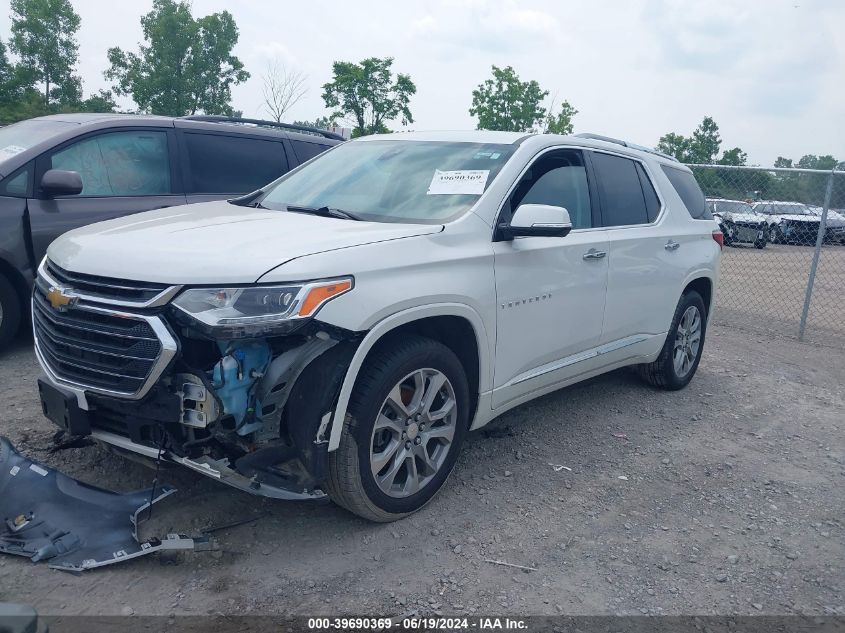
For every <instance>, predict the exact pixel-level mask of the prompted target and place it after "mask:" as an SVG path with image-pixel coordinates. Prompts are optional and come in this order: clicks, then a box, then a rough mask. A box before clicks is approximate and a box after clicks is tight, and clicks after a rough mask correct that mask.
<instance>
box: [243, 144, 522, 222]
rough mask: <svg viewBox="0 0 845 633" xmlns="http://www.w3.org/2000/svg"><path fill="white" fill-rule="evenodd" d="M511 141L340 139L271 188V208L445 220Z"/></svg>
mask: <svg viewBox="0 0 845 633" xmlns="http://www.w3.org/2000/svg"><path fill="white" fill-rule="evenodd" d="M514 149H515V148H514V146H512V145H499V144H489V143H451V142H436V141H402V140H399V141H396V140H391V141H388V140H385V141H359V142H355V141H353V142H350V143H344V144H342V145H338V146H337V147H335V148H334V149H332V150H330V151H328V152H326V153H324V154H321V155H320V156H318V157H317V158H316V159H314V160H313V161H312V162H310V163H308V164H306V165H305V166H304V167H302V168H301V169H299V170H296V171H294V172H292V173H290V174H289V175H287V176H284V177H282V178H281V179H280V180H278V181H276V182H275V183H274V184H273V185H271V186H270V187H268V189H267V194H266V195H265V196H264V198H263V199H260V200H258V201H257V202H258V203H260V204H261V205H262V206H264V207H267V208H268V209H279V210H284V209H286V208H287V207H288V205H290V206H296V207H310V208H314V209H318V208H322V207H326V208H329V209H340V210H342V211H346V212H348V213H351V214H354V215H355V216H357V217H359V218H360V219H363V220H369V221H374V222H410V223H419V224H440V223H442V222H448V221H450V220H452V219H454V218H456V217H458V216H460V215H462V214H463V213H465V212H466V211H467V210H468V209H469V208H470V207H471V206H472V205H473V204H475V203H476V201H477V200H478V197H479V196H480V195H481V194H482V193H483V192H484V190H485V189H486V187H487V185H489V184H490V183H491V182H492V181H493V179H494V178H495V177H496V174H498V173H499V171H500V170H501V168H502V166H503V165H504V164H505V162H507V160H508V158H510V156H511V154H512V153H513V150H514Z"/></svg>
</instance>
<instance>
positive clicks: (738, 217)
mask: <svg viewBox="0 0 845 633" xmlns="http://www.w3.org/2000/svg"><path fill="white" fill-rule="evenodd" d="M713 215H714V216H716V215H719V216H721V217H722V218H724V219H725V220H728V221H730V222H748V223H752V224H762V223H763V222H765V221H766V216H764V215H761V214H759V213H732V212H730V211H720V212H719V213H718V214H717V213H714V214H713Z"/></svg>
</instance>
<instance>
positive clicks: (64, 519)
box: [0, 437, 209, 571]
mask: <svg viewBox="0 0 845 633" xmlns="http://www.w3.org/2000/svg"><path fill="white" fill-rule="evenodd" d="M174 492H176V489H175V488H173V487H170V486H160V487H157V488H155V489H151V490H139V491H137V492H132V493H128V494H117V493H114V492H109V491H107V490H102V489H100V488H95V487H94V486H89V485H87V484H83V483H81V482H79V481H76V480H75V479H71V478H70V477H68V476H67V475H64V474H62V473H60V472H57V471H55V470H53V469H52V468H50V467H48V466H45V465H43V464H39V463H38V462H35V461H32V460H30V459H28V458H26V457H24V456H22V455H21V454H20V453H18V452H17V451H16V450H15V449H14V448H13V447H12V445H11V443H10V442H9V441H8V440H7V439H6V438H4V437H0V520H2V522H3V523H2V525H0V552H3V553H5V554H14V555H18V556H26V557H27V558H29V559H30V560H32V561H33V562H39V561H49V566H50V567H52V568H54V569H61V570H64V571H84V570H86V569H94V568H96V567H103V566H105V565H111V564H114V563H118V562H122V561H126V560H131V559H133V558H137V557H139V556H145V555H147V554H152V553H154V552H158V551H162V550H193V549H202V548H203V547H202V546H205V545H208V543H209V541H208V540H207V539H203V540H201V541H198V540H196V539H192V538H188V537H186V536H182V535H179V534H168V535H167V536H166V537H165V538H163V539H159V538H153V539H150V540H147V541H143V542H141V541H140V540H139V538H138V523H139V519H140V518H141V514H142V513H143V512H144V511H145V510H147V509H148V508H149V507H150V505H151V503H157V502H158V501H161V500H162V499H164V498H166V497H169V496H170V495H171V494H173V493H174ZM92 517H94V518H95V520H92Z"/></svg>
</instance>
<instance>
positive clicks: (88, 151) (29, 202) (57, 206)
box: [0, 114, 343, 349]
mask: <svg viewBox="0 0 845 633" xmlns="http://www.w3.org/2000/svg"><path fill="white" fill-rule="evenodd" d="M342 140H343V139H342V138H341V137H340V136H337V135H335V134H332V133H330V132H327V131H325V130H318V129H316V128H305V127H302V126H295V125H286V124H278V123H270V122H266V121H258V120H253V119H238V118H231V117H211V116H195V117H183V118H174V117H158V116H137V115H127V114H61V115H53V116H46V117H40V118H37V119H30V120H27V121H21V122H20V123H15V124H14V125H9V126H7V127H4V128H2V129H0V349H2V347H3V346H4V345H5V344H7V343H8V342H9V341H10V340H11V338H12V337H13V336H14V334H15V332H16V331H17V330H18V328H19V326H20V323H21V320H22V314H23V313H24V312H25V310H23V309H22V306H24V305H26V304H28V303H29V294H30V289H31V287H32V282H33V279H34V278H35V270H36V269H37V267H38V263H39V262H40V261H41V259H42V258H43V257H44V254H45V252H46V250H47V246H48V245H49V244H50V242H52V241H53V240H54V239H56V238H57V237H58V236H59V235H61V234H62V233H65V232H66V231H69V230H70V229H74V228H77V227H80V226H83V225H86V224H91V223H92V222H99V221H101V220H108V219H111V218H116V217H119V216H123V215H128V214H131V213H137V212H139V211H149V210H151V209H161V208H164V207H171V206H175V205H182V204H186V203H191V202H203V201H208V200H219V199H221V198H228V197H232V196H237V195H241V194H244V193H248V192H250V191H254V190H256V189H258V188H259V187H262V186H263V185H266V184H267V183H269V182H271V181H273V180H275V179H276V178H278V177H279V176H281V175H282V174H284V173H286V172H287V171H289V170H290V169H292V168H294V167H296V166H297V165H299V164H301V163H303V162H305V161H307V160H309V159H311V158H313V157H314V156H316V155H317V154H319V153H320V152H322V151H324V150H325V149H328V148H329V147H331V146H332V145H336V144H337V143H339V142H341V141H342Z"/></svg>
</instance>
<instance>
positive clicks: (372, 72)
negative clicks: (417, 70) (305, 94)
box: [323, 57, 417, 137]
mask: <svg viewBox="0 0 845 633" xmlns="http://www.w3.org/2000/svg"><path fill="white" fill-rule="evenodd" d="M392 66H393V58H392V57H385V58H383V59H380V58H378V57H369V58H367V59H365V60H363V61H362V62H361V63H360V64H355V63H352V62H335V63H334V64H333V65H332V73H333V77H332V81H330V82H328V83H326V84H324V85H323V101H324V102H325V104H326V107H327V108H335V110H334V112H333V113H332V114H331V118H332V119H342V118H348V119H350V120H351V121H353V122H354V128H353V130H352V136H353V137H358V136H366V135H368V134H381V133H384V132H389V131H390V130H388V128H387V126H386V122H387V121H392V120H394V119H396V118H398V117H401V119H400V120H401V122H402V125H407V124H408V123H413V122H414V117H413V116H412V115H411V109H410V107H409V104H410V101H411V96H412V95H414V94H416V92H417V87H416V86H415V85H414V82H413V81H411V78H410V77H409V76H408V75H403V74H401V73H397V74H396V79H395V80H394V78H393V72H392V70H391V67H392Z"/></svg>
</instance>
